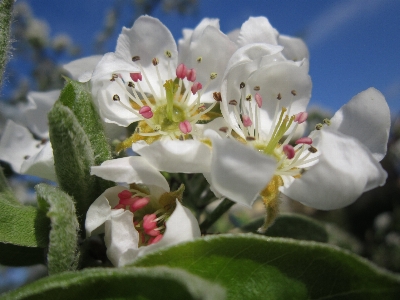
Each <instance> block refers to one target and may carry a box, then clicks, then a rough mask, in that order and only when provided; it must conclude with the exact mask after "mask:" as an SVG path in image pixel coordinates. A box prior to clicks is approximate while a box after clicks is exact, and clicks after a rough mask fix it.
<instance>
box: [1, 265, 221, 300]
mask: <svg viewBox="0 0 400 300" xmlns="http://www.w3.org/2000/svg"><path fill="white" fill-rule="evenodd" d="M0 299H3V300H6V299H13V300H17V299H32V300H33V299H58V300H62V299H87V300H90V299H99V300H100V299H138V300H139V299H140V300H141V299H148V300H151V299H154V300H158V299H171V300H173V299H177V300H181V299H185V300H186V299H188V300H190V299H196V300H201V299H204V300H213V299H215V300H223V299H225V291H224V290H223V289H222V288H221V287H220V286H218V285H217V284H214V283H211V282H208V281H206V280H204V279H201V278H199V277H197V276H195V275H192V274H189V273H187V272H185V271H183V270H179V269H170V268H166V267H156V268H121V269H112V268H108V269H100V268H98V269H86V270H83V271H81V272H67V273H63V274H60V275H55V276H51V277H48V278H44V279H41V280H38V281H36V282H34V283H32V284H30V285H27V286H24V287H22V288H19V289H17V290H15V291H12V292H10V293H8V294H5V295H3V297H0Z"/></svg>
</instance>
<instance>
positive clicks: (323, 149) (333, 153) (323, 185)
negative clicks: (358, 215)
mask: <svg viewBox="0 0 400 300" xmlns="http://www.w3.org/2000/svg"><path fill="white" fill-rule="evenodd" d="M316 147H317V149H318V152H319V153H320V156H319V162H318V163H317V164H315V165H314V166H312V167H311V168H310V169H309V170H308V171H306V172H305V173H304V174H303V175H302V177H301V178H300V179H296V180H294V182H293V183H292V185H290V187H288V188H282V189H281V190H282V192H283V193H284V194H285V195H287V196H289V197H290V198H292V199H294V200H297V201H299V202H301V203H303V204H305V205H308V206H311V207H314V208H317V209H323V210H330V209H337V208H341V207H344V206H346V205H349V204H351V203H353V202H354V201H355V200H356V199H357V198H358V197H359V196H360V195H361V194H362V193H363V192H365V191H368V190H370V189H372V188H374V187H377V186H380V185H383V184H384V183H385V181H386V177H387V174H386V172H385V171H384V170H383V168H382V166H381V165H380V164H379V163H378V162H377V161H376V160H375V159H374V157H373V156H372V155H371V153H370V152H369V150H368V149H367V148H366V147H365V146H364V145H363V144H361V143H360V142H359V141H357V140H356V139H354V138H352V137H350V136H346V135H343V134H341V133H339V132H335V131H332V130H330V129H329V128H324V129H323V130H321V136H320V139H319V142H318V144H317V145H316Z"/></svg>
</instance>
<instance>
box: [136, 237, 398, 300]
mask: <svg viewBox="0 0 400 300" xmlns="http://www.w3.org/2000/svg"><path fill="white" fill-rule="evenodd" d="M133 265H134V266H137V267H151V266H156V265H166V266H169V267H173V268H182V269H184V270H187V271H188V272H190V273H192V274H195V275H198V276H200V277H202V278H204V279H207V280H210V281H211V282H215V283H219V284H221V285H222V286H223V287H225V288H226V290H227V292H228V299H354V300H357V299H376V298H378V297H379V299H380V300H383V299H398V295H399V294H400V277H399V276H398V275H393V274H391V273H388V272H385V271H383V270H380V269H378V268H377V267H375V266H373V265H372V264H371V263H369V262H368V261H366V260H364V259H362V258H360V257H358V256H356V255H354V254H351V253H349V252H346V251H344V250H340V249H339V248H336V247H332V246H328V245H326V244H322V243H317V242H308V241H297V240H293V239H283V238H271V237H264V236H261V235H254V234H242V235H215V236H207V237H205V238H203V239H198V240H196V241H193V242H189V243H185V244H180V245H177V246H174V247H170V248H167V249H164V250H161V251H158V252H155V253H151V254H149V255H146V256H144V257H142V258H140V259H139V260H137V261H136V262H135V263H134V264H133Z"/></svg>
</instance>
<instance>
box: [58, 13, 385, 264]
mask: <svg viewBox="0 0 400 300" xmlns="http://www.w3.org/2000/svg"><path fill="white" fill-rule="evenodd" d="M178 49H179V51H178ZM86 61H87V62H88V63H87V64H85V63H84V62H82V61H80V62H78V63H77V62H73V63H71V64H69V65H67V66H66V69H67V70H69V71H70V72H71V74H72V76H73V77H75V78H78V80H80V81H88V80H90V86H91V89H92V94H93V97H94V101H95V105H96V106H97V108H98V111H99V114H100V116H101V118H102V120H103V121H104V122H106V123H111V124H116V125H118V126H121V127H127V126H128V125H130V124H132V123H136V130H135V132H134V133H133V134H132V136H130V137H128V138H127V139H126V140H125V141H123V142H121V143H120V144H119V145H118V146H117V149H116V150H117V151H118V152H120V151H122V150H124V149H127V148H132V150H133V151H134V152H135V153H136V154H138V155H140V156H133V157H126V158H119V159H114V160H110V161H106V162H104V163H103V164H102V165H101V166H96V167H92V175H96V176H100V177H102V178H104V179H107V180H112V181H114V182H118V183H125V186H118V187H114V188H111V189H108V190H107V191H105V192H104V193H103V194H102V195H101V196H100V197H99V198H98V199H97V200H96V201H95V202H94V203H93V204H92V206H91V207H90V209H89V211H88V213H87V218H86V233H87V235H88V236H90V235H92V234H97V233H105V243H106V245H107V249H108V250H107V254H108V257H109V258H110V260H111V261H112V263H113V264H114V265H117V266H122V265H125V264H127V263H129V262H130V261H132V260H133V259H135V258H136V257H138V256H141V255H143V254H144V253H147V252H148V251H153V250H152V249H157V248H158V247H161V246H164V245H169V244H174V243H178V242H181V241H186V240H191V239H193V238H195V237H198V236H200V231H199V228H198V225H197V221H196V219H195V217H194V216H193V215H192V214H191V212H190V211H189V210H188V209H187V208H185V207H183V206H182V205H181V200H182V199H181V196H182V190H178V191H176V192H170V190H169V186H168V184H167V182H166V180H165V178H164V177H163V176H162V175H161V173H160V171H166V172H171V173H180V172H181V173H202V174H204V176H205V178H206V179H207V181H208V182H209V184H210V187H211V190H212V191H213V192H214V193H215V195H216V196H217V197H218V198H224V197H226V198H229V199H231V200H232V201H234V202H237V203H240V204H243V205H247V206H251V205H252V204H253V202H254V201H255V200H256V199H259V198H261V199H262V200H263V202H264V204H265V207H266V211H267V215H266V219H265V223H264V225H263V226H262V227H261V228H260V231H264V230H266V228H267V227H268V226H269V225H270V224H271V222H273V220H274V218H275V217H276V215H277V213H278V206H279V197H280V195H282V194H283V195H286V196H287V197H290V198H292V199H294V200H297V201H299V202H301V203H303V204H305V205H308V206H311V207H314V208H317V209H324V210H329V209H336V208H341V207H344V206H346V205H349V204H350V203H352V202H353V201H355V200H356V199H357V197H358V196H359V195H360V194H361V193H363V192H365V191H368V190H370V189H372V188H374V187H377V186H380V185H383V184H384V182H385V180H386V176H387V175H386V172H385V171H384V170H383V168H382V167H381V165H380V164H379V161H380V160H381V159H382V158H383V157H384V155H385V154H386V144H387V140H388V135H389V126H390V112H389V108H388V106H387V103H386V101H385V99H384V97H383V95H382V94H381V93H380V92H379V91H377V90H375V89H374V88H370V89H368V90H366V91H364V92H362V93H360V94H358V95H356V96H355V97H354V98H353V99H351V100H350V101H349V102H348V104H346V105H344V106H343V107H342V108H341V109H340V110H339V111H338V112H336V114H335V115H334V116H333V118H332V119H330V120H328V119H326V120H324V121H323V122H322V123H321V124H318V125H317V126H316V128H315V130H313V131H312V132H310V133H309V134H307V135H304V124H305V122H306V121H307V117H308V114H307V111H306V107H307V104H308V102H309V100H310V97H311V88H312V84H311V78H310V76H309V75H308V71H309V62H308V50H307V47H306V46H305V44H304V43H303V42H302V41H301V40H300V39H296V38H291V37H287V36H283V35H280V34H279V33H278V32H277V31H276V30H275V29H274V28H273V27H272V26H271V25H270V23H269V22H268V20H267V19H266V18H264V17H258V18H250V19H249V20H248V21H246V22H245V23H244V24H243V25H242V27H241V28H240V29H238V30H236V31H234V32H231V33H230V34H228V35H226V34H224V33H222V32H221V31H220V30H219V25H218V20H214V19H204V20H203V21H202V22H201V23H200V24H199V25H198V26H197V27H196V28H195V29H194V30H184V31H183V39H181V40H180V41H179V45H178V46H177V45H176V43H175V41H174V39H173V37H172V34H171V33H170V32H169V30H168V29H167V28H166V27H165V26H164V25H163V24H162V23H161V22H160V21H159V20H157V19H154V18H152V17H149V16H144V17H140V18H139V19H138V20H137V21H136V22H135V23H134V25H133V27H132V28H130V29H127V28H124V29H123V31H122V33H121V34H120V36H119V38H118V42H117V46H116V50H115V52H113V53H107V54H106V55H104V56H103V57H101V58H99V57H94V58H93V57H92V58H89V59H86ZM94 65H95V67H94V69H92V66H94ZM88 66H90V67H88Z"/></svg>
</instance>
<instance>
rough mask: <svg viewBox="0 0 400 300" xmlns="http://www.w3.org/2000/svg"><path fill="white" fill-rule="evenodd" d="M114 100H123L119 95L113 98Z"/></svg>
mask: <svg viewBox="0 0 400 300" xmlns="http://www.w3.org/2000/svg"><path fill="white" fill-rule="evenodd" d="M113 100H114V101H120V100H121V98H120V97H119V96H118V95H117V94H115V95H114V96H113Z"/></svg>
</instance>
